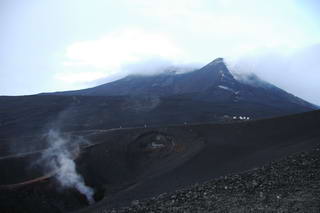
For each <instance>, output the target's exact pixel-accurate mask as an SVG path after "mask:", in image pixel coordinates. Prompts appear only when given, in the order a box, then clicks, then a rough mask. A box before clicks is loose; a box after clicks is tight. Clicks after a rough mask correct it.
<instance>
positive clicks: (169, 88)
mask: <svg viewBox="0 0 320 213" xmlns="http://www.w3.org/2000/svg"><path fill="white" fill-rule="evenodd" d="M52 94H55V95H85V96H119V95H130V96H162V97H168V96H177V95H183V96H184V97H188V98H189V99H192V100H202V101H206V102H215V103H223V104H226V106H228V105H231V104H233V103H237V102H242V103H255V104H263V105H266V106H273V107H279V108H281V107H288V108H294V109H295V110H297V112H299V111H300V112H301V111H306V110H307V109H312V108H314V106H313V105H311V104H309V103H307V102H306V101H303V100H302V99H300V98H298V97H295V96H293V95H291V94H289V93H287V92H285V91H284V90H281V89H280V88H278V87H276V86H274V85H272V84H269V83H267V82H264V81H262V80H260V79H259V78H258V77H257V76H255V75H253V74H252V75H250V76H240V78H235V77H234V75H233V74H232V73H231V72H230V71H229V69H228V68H227V66H226V64H225V62H224V60H223V59H222V58H218V59H215V60H214V61H212V62H211V63H209V64H208V65H206V66H204V67H202V68H201V69H199V70H195V71H193V72H188V73H183V74H177V73H175V72H165V73H161V74H158V75H152V76H145V75H144V76H143V75H130V76H127V77H126V78H123V79H120V80H117V81H114V82H111V83H107V84H103V85H100V86H97V87H94V88H89V89H83V90H77V91H67V92H57V93H52Z"/></svg>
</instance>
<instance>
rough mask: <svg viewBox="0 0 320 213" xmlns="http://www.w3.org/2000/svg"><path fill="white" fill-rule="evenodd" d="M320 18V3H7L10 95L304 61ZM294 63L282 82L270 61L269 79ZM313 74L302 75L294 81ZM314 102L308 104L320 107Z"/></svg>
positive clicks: (4, 63)
mask: <svg viewBox="0 0 320 213" xmlns="http://www.w3.org/2000/svg"><path fill="white" fill-rule="evenodd" d="M318 11H320V1H318V0H268V1H266V0H160V1H159V0H157V1H156V0H116V1H111V0H28V1H25V0H0V26H1V33H0V46H1V48H0V74H1V78H0V95H20V94H33V93H39V92H47V91H57V90H67V89H78V88H83V87H87V86H88V85H92V82H97V81H99V79H114V78H116V76H121V75H124V74H125V73H128V72H130V71H128V67H132V65H133V66H135V65H137V64H138V65H139V66H135V67H143V64H147V65H148V66H147V67H148V68H149V67H150V64H152V63H150V62H152V61H163V62H166V63H168V64H201V65H202V64H205V63H209V62H210V61H211V60H213V59H215V58H217V57H227V58H231V59H232V58H233V59H236V60H234V61H239V60H238V59H239V58H243V57H244V56H247V55H250V56H252V55H259V56H261V55H263V56H270V54H269V55H268V54H265V53H263V54H261V52H267V53H270V52H277V53H278V52H281V54H282V55H283V54H284V55H286V56H287V55H290V56H293V55H294V57H295V58H297V57H296V56H297V55H298V53H296V52H303V51H304V49H305V48H306V47H307V48H309V49H310V48H311V47H313V46H314V45H316V44H320V21H319V20H320V14H319V13H318ZM318 50H320V48H318ZM318 50H317V51H315V54H316V53H318V54H320V52H319V51H318ZM309 52H310V51H309ZM309 52H308V53H309ZM312 54H313V53H312ZM273 55H274V54H273ZM316 56H319V58H320V55H316ZM246 58H248V57H246ZM251 58H252V57H251ZM256 59H257V57H255V60H256ZM265 59H266V58H265V57H264V62H263V63H264V64H268V62H266V61H265ZM316 59H317V58H315V60H316ZM250 60H251V59H250ZM259 60H260V59H259ZM290 60H292V59H290ZM290 60H289V59H286V60H285V61H286V62H281V65H282V71H281V73H282V75H279V76H277V73H278V72H273V74H272V72H271V73H269V74H266V73H264V72H268V69H265V68H264V69H261V66H263V63H260V71H259V72H260V74H261V75H262V76H267V77H268V76H269V79H268V80H271V81H273V82H275V83H279V82H278V81H277V79H280V78H283V74H284V73H286V70H287V69H286V63H288V61H290ZM319 61H320V60H319ZM247 62H248V60H247ZM277 63H280V62H278V61H277ZM158 64H159V63H158ZM299 64H303V61H300V62H299ZM314 65H315V66H316V65H320V62H319V63H316V62H315V64H314ZM313 68H314V67H313ZM150 69H151V68H150ZM270 69H273V67H272V66H271V67H270ZM262 70H263V72H262ZM146 71H148V69H146ZM312 73H313V77H312V79H315V78H318V79H317V80H319V81H318V82H320V73H319V72H318V71H317V70H313V72H312ZM264 74H265V75H264ZM303 75H305V73H304V70H301V72H299V71H297V70H296V71H295V75H291V76H290V78H293V77H294V78H295V79H293V80H288V81H291V82H292V81H294V80H297V79H300V80H301V76H303ZM270 76H271V77H270ZM299 82H300V81H298V83H299ZM301 82H302V83H300V84H301V85H297V88H299V90H297V91H298V93H299V91H300V94H298V95H301V94H302V95H303V94H309V93H310V91H309V90H311V88H310V83H308V82H306V81H305V82H304V83H303V81H301ZM296 83H297V81H296ZM279 84H280V86H282V85H284V87H286V85H285V84H283V83H281V80H280V83H279ZM313 84H315V82H313ZM319 85H320V83H319ZM292 87H293V86H292V85H290V86H287V87H286V88H285V89H287V90H289V91H291V92H296V91H293V89H292ZM313 88H316V89H318V91H320V86H317V85H316V84H315V86H314V87H313ZM314 93H316V92H314ZM314 96H315V94H313V95H309V96H308V97H306V95H304V97H303V98H307V99H308V100H310V101H313V102H318V100H317V99H315V98H314ZM318 104H320V98H319V102H318Z"/></svg>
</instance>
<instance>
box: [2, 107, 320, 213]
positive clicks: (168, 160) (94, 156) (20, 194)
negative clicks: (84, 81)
mask: <svg viewBox="0 0 320 213" xmlns="http://www.w3.org/2000/svg"><path fill="white" fill-rule="evenodd" d="M319 124H320V111H314V112H309V113H304V114H298V115H293V116H287V117H281V118H274V119H266V120H257V121H248V122H240V123H237V122H236V123H230V124H200V125H184V126H171V127H162V128H160V127H158V128H134V129H122V130H114V131H110V130H109V131H108V130H105V131H103V130H91V131H80V132H74V133H73V134H77V135H83V136H85V137H86V139H88V140H90V141H91V142H92V143H93V144H95V145H92V146H90V147H87V148H83V149H82V150H81V152H80V155H79V157H78V158H77V160H76V163H77V169H78V171H79V172H80V173H81V174H82V175H83V177H84V180H85V181H86V183H87V184H88V185H90V186H92V187H94V188H95V189H96V191H97V192H99V197H100V198H101V197H102V196H103V195H104V199H103V200H102V201H100V202H98V203H97V204H95V205H92V206H90V207H89V208H88V209H84V211H85V212H90V211H96V210H99V209H106V208H112V207H121V206H126V205H128V204H130V203H131V201H132V200H136V199H144V198H148V197H153V196H156V195H158V194H161V193H164V192H172V191H174V190H177V189H180V188H181V187H185V186H188V185H190V184H194V183H197V182H198V183H199V182H203V181H208V180H210V179H212V178H216V177H219V176H222V175H227V174H230V173H235V172H242V171H244V170H248V169H251V168H254V167H257V166H261V165H264V164H266V163H268V162H269V161H271V160H276V159H280V158H283V157H284V156H287V155H288V154H292V153H295V152H300V151H303V150H310V149H312V148H313V147H314V146H315V145H316V144H318V143H319V141H320V131H319V128H320V125H319ZM23 159H25V160H27V158H23ZM23 159H22V160H23ZM6 162H8V159H7V158H6ZM16 163H18V162H16ZM7 164H9V163H7ZM14 165H16V164H12V165H11V166H10V167H6V165H5V164H2V163H0V166H3V167H4V168H0V171H4V169H6V174H7V175H6V180H9V179H10V177H9V174H10V168H11V169H12V171H11V172H12V173H11V174H13V175H15V174H16V171H15V169H16V168H14ZM17 165H18V164H17ZM19 165H21V164H19ZM28 177H29V176H28ZM13 179H14V178H13ZM54 183H55V181H54V180H53V179H48V180H47V181H45V182H40V183H37V182H36V183H33V184H31V185H27V186H25V187H21V188H15V189H13V190H10V189H7V188H6V189H5V190H4V191H3V190H1V187H0V199H1V200H0V211H1V210H3V209H12V212H19V211H18V210H17V209H21V208H22V209H24V210H25V212H35V210H34V209H33V205H30V203H29V202H27V201H28V200H32V203H37V202H38V203H42V204H43V205H41V206H39V207H38V208H37V209H36V212H48V213H49V212H62V211H65V210H76V209H79V208H81V207H83V206H84V205H85V202H84V201H83V197H82V198H81V196H80V197H79V194H78V195H73V194H74V192H70V191H69V192H68V193H69V195H70V198H68V196H66V194H64V193H63V192H61V191H60V194H62V195H63V202H59V197H60V195H59V193H57V191H55V188H56V187H55V184H54ZM8 190H9V191H8ZM8 195H10V197H8ZM62 195H61V196H62ZM77 196H78V197H77ZM15 199H16V200H15ZM69 199H70V200H69ZM9 201H10V202H9ZM15 202H19V203H21V205H19V206H18V207H19V208H17V206H15ZM68 203H69V204H70V205H71V206H69V205H68ZM53 207H55V208H53ZM56 207H58V208H56ZM14 210H15V211H14Z"/></svg>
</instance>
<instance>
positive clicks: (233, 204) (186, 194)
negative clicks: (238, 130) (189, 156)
mask: <svg viewBox="0 0 320 213" xmlns="http://www.w3.org/2000/svg"><path fill="white" fill-rule="evenodd" d="M158 211H161V212H314V213H316V212H320V148H317V149H315V150H313V151H311V152H303V153H300V154H295V155H291V156H289V157H287V158H285V159H283V160H280V161H275V162H272V163H270V164H267V165H266V166H264V167H261V168H256V169H254V170H251V171H248V172H245V173H240V174H237V175H228V176H225V177H221V178H219V179H215V180H212V181H209V182H206V183H204V184H195V185H193V186H192V187H190V188H186V189H182V190H179V191H175V192H174V193H170V194H166V193H164V194H161V195H159V196H157V197H154V198H152V199H149V200H144V201H142V202H141V201H138V200H136V201H133V202H132V205H131V206H130V207H126V208H121V209H118V210H117V211H116V210H112V211H105V212H113V213H114V212H158Z"/></svg>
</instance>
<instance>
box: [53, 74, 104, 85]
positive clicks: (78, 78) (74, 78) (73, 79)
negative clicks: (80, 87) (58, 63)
mask: <svg viewBox="0 0 320 213" xmlns="http://www.w3.org/2000/svg"><path fill="white" fill-rule="evenodd" d="M54 77H55V79H57V80H60V81H63V82H65V83H70V84H77V83H86V82H91V81H95V80H97V79H100V78H105V77H106V74H105V73H103V72H60V73H57V74H56V75H55V76H54Z"/></svg>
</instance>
